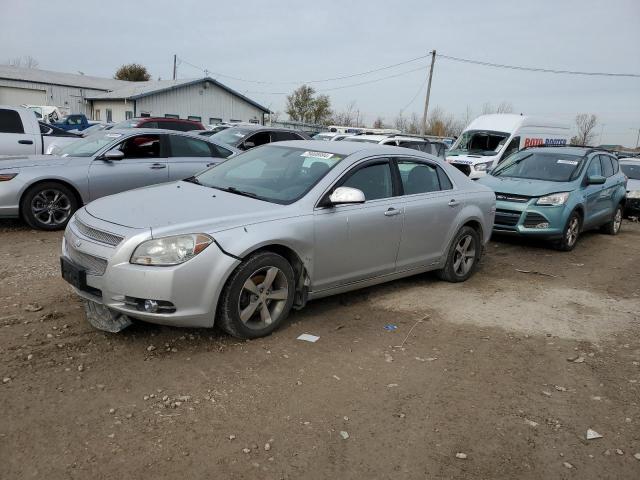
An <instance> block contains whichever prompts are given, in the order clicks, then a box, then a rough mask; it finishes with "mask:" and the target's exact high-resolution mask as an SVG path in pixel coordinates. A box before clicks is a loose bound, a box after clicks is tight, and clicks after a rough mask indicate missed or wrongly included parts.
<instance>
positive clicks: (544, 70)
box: [437, 53, 640, 78]
mask: <svg viewBox="0 0 640 480" xmlns="http://www.w3.org/2000/svg"><path fill="white" fill-rule="evenodd" d="M437 56H438V57H440V58H444V59H447V60H452V61H454V62H463V63H472V64H475V65H482V66H485V67H494V68H506V69H510V70H523V71H527V72H542V73H557V74H566V75H587V76H592V77H629V78H640V74H637V73H608V72H580V71H574V70H555V69H552V68H538V67H523V66H517V65H506V64H501V63H491V62H483V61H480V60H471V59H468V58H460V57H452V56H450V55H443V54H441V53H438V54H437Z"/></svg>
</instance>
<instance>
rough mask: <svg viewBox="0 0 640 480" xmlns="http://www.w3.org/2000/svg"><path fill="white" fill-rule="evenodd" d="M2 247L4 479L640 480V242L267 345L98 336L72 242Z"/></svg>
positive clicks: (297, 330)
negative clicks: (65, 274) (63, 272)
mask: <svg viewBox="0 0 640 480" xmlns="http://www.w3.org/2000/svg"><path fill="white" fill-rule="evenodd" d="M0 238H1V239H2V241H1V243H0V305H1V307H2V310H1V312H0V359H1V362H0V370H1V371H0V377H1V378H3V381H2V384H1V385H0V399H1V400H2V407H3V414H2V416H1V417H0V478H3V479H5V478H6V479H23V478H47V479H86V478H92V479H102V478H105V479H107V478H108V479H112V478H118V477H121V478H142V477H144V478H194V479H197V478H261V479H281V478H286V479H298V478H305V479H315V478H340V479H352V478H353V479H361V478H402V479H414V478H415V479H424V478H429V479H439V478H443V479H444V478H447V479H450V478H492V479H499V478H505V479H507V478H509V479H512V478H519V479H523V478H524V479H540V478H579V479H581V480H587V479H638V478H640V405H639V402H640V337H639V335H638V334H639V333H640V264H639V263H640V224H637V223H628V222H627V223H625V224H624V225H623V231H622V233H621V234H620V235H619V236H617V237H609V236H606V235H601V234H599V233H589V234H585V235H584V236H583V238H582V239H581V241H580V243H579V245H578V247H577V248H576V249H575V250H574V251H573V252H570V253H560V252H556V251H554V250H552V249H550V248H548V247H547V246H546V245H544V244H541V243H535V242H523V241H521V240H518V241H516V240H508V239H495V240H494V241H492V242H491V243H490V245H489V247H488V251H487V255H486V256H485V257H484V259H483V261H482V264H481V268H480V269H479V271H478V272H477V274H476V275H475V276H474V277H473V278H472V279H471V280H470V281H468V282H466V283H464V284H446V283H442V282H439V281H437V280H436V279H435V277H434V276H433V275H420V276H416V277H413V278H409V279H404V280H401V281H397V282H393V283H390V284H387V285H382V286H378V287H374V288H369V289H366V290H362V291H358V292H354V293H350V294H345V295H340V296H337V297H333V298H328V299H324V300H319V301H316V302H312V303H310V304H309V305H308V306H307V308H305V309H304V310H303V311H300V312H295V313H294V314H293V315H292V316H291V319H290V321H289V322H288V323H287V325H285V326H284V327H283V328H282V329H280V330H279V331H277V332H276V333H275V334H274V335H272V336H271V337H269V338H265V339H260V340H255V341H251V342H241V341H237V340H235V339H232V338H230V337H227V336H225V335H223V334H221V333H219V332H218V331H216V330H193V329H177V328H166V327H159V326H154V325H148V324H141V323H138V324H135V325H134V326H132V327H130V328H129V329H127V330H125V331H123V332H121V333H119V334H116V335H111V334H106V333H103V332H98V331H96V330H93V329H92V328H91V327H90V326H89V325H88V324H87V323H86V321H85V320H84V316H83V313H82V309H81V306H80V303H79V301H78V300H77V298H76V297H75V295H74V294H73V292H72V291H71V288H70V287H69V286H68V285H67V284H65V283H64V282H63V281H62V280H61V279H60V277H59V274H58V254H59V244H60V238H61V234H60V233H59V232H58V233H45V232H35V231H31V230H29V229H27V228H26V227H24V226H23V225H22V224H20V223H18V222H6V221H5V222H0ZM518 270H521V271H518ZM522 271H526V272H529V273H524V272H522ZM532 272H539V273H532ZM389 324H393V325H396V326H397V329H396V330H391V331H389V330H386V329H385V328H384V327H385V326H386V325H389ZM301 333H311V334H314V335H318V336H320V339H319V340H318V342H316V343H307V342H302V341H298V340H296V337H297V336H298V335H299V334H301ZM587 429H593V430H594V431H595V432H597V433H598V434H600V435H602V438H598V439H593V440H586V438H585V436H586V433H587ZM634 455H635V457H634Z"/></svg>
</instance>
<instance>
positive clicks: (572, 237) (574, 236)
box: [557, 212, 582, 252]
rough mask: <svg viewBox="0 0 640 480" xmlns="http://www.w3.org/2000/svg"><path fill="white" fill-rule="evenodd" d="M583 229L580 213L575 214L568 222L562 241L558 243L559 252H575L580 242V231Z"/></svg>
mask: <svg viewBox="0 0 640 480" xmlns="http://www.w3.org/2000/svg"><path fill="white" fill-rule="evenodd" d="M581 228H582V217H581V216H580V214H579V213H578V212H573V213H572V214H571V216H570V217H569V220H567V224H566V225H565V227H564V231H563V232H562V239H561V240H560V241H559V242H558V244H557V247H558V250H562V251H564V252H569V251H571V250H573V247H575V246H576V243H577V242H578V237H579V236H580V230H581Z"/></svg>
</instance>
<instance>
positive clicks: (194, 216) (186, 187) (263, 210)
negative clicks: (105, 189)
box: [86, 181, 288, 235]
mask: <svg viewBox="0 0 640 480" xmlns="http://www.w3.org/2000/svg"><path fill="white" fill-rule="evenodd" d="M287 210H288V209H287V208H286V206H284V205H280V204H275V203H270V202H265V201H262V200H257V199H255V198H249V197H243V196H241V195H236V194H234V193H228V192H223V191H221V190H216V189H214V188H208V187H204V186H202V185H196V184H194V183H190V182H184V181H179V182H172V183H165V184H162V185H153V186H150V187H144V188H139V189H137V190H129V191H127V192H123V193H118V194H116V195H111V196H108V197H103V198H100V199H98V200H95V201H93V202H91V203H90V204H88V205H87V206H86V211H87V213H89V214H90V215H92V216H93V217H96V218H98V219H100V220H104V221H106V222H110V223H115V224H117V225H122V226H125V227H129V228H151V230H152V232H154V235H155V234H156V233H158V232H168V231H174V230H175V231H176V232H178V231H179V232H184V233H186V232H189V233H193V232H196V231H200V232H203V233H214V232H216V231H220V230H226V229H229V228H234V227H239V226H244V225H249V224H251V223H256V222H262V221H268V220H274V219H278V218H283V217H285V216H287V214H286V211H287ZM196 228H197V229H198V230H194V229H196Z"/></svg>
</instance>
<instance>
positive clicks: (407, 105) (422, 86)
mask: <svg viewBox="0 0 640 480" xmlns="http://www.w3.org/2000/svg"><path fill="white" fill-rule="evenodd" d="M427 80H429V77H424V80H423V81H422V83H421V84H420V88H419V89H418V91H417V92H416V94H415V95H414V96H413V98H412V99H411V100H410V101H409V103H407V104H406V105H405V106H404V107H402V108H401V109H400V113H401V114H402V112H404V111H405V110H406V109H407V108H409V107H410V106H411V105H413V102H415V101H416V98H418V96H419V95H420V94H421V93H422V89H423V88H424V87H425V85H426V84H427Z"/></svg>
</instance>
